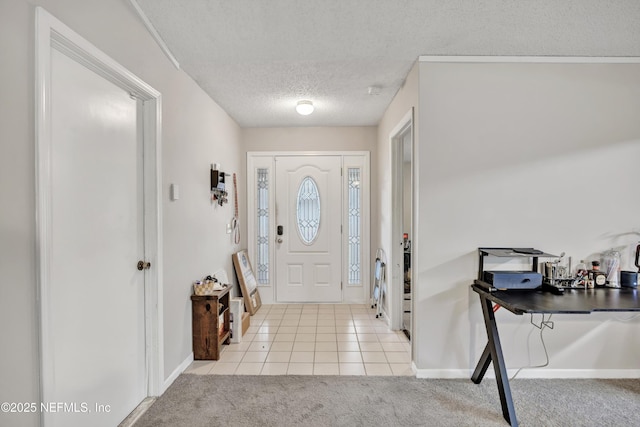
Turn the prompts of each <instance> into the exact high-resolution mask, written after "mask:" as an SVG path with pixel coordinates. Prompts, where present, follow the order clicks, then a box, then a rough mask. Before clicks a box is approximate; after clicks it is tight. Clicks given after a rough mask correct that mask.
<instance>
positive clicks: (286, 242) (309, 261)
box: [275, 156, 342, 302]
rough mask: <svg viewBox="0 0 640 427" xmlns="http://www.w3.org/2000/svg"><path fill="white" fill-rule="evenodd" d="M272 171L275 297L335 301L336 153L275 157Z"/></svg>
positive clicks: (338, 262) (338, 289)
mask: <svg viewBox="0 0 640 427" xmlns="http://www.w3.org/2000/svg"><path fill="white" fill-rule="evenodd" d="M275 169H276V184H275V187H276V190H275V193H276V195H275V197H276V224H277V226H276V233H275V239H276V243H275V248H276V298H277V301H278V302H341V301H342V284H341V277H342V250H341V248H342V245H341V227H342V221H341V213H342V197H341V194H342V193H341V182H342V178H341V157H340V156H281V157H276V158H275Z"/></svg>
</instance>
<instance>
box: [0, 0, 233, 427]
mask: <svg viewBox="0 0 640 427" xmlns="http://www.w3.org/2000/svg"><path fill="white" fill-rule="evenodd" d="M35 6H44V7H45V9H47V10H48V11H49V12H50V13H52V14H53V15H54V16H56V17H57V18H58V19H60V20H61V21H62V22H64V23H65V24H66V25H68V26H69V27H71V28H72V29H73V30H75V31H76V32H78V33H79V34H80V35H82V36H83V37H85V38H86V39H88V40H89V41H90V42H91V43H93V44H95V45H96V46H97V47H98V48H99V49H101V50H103V51H104V52H105V53H106V54H108V55H110V56H111V57H113V58H114V59H115V60H116V61H118V62H120V63H121V64H122V65H123V66H125V67H126V68H128V69H129V70H130V71H132V72H133V73H135V74H136V75H138V76H139V77H140V78H142V79H143V80H145V81H146V82H147V83H148V84H150V85H151V86H153V87H154V88H155V89H157V90H159V91H160V92H161V93H162V97H163V99H162V102H163V112H162V114H163V117H162V119H163V125H162V151H163V153H162V154H163V166H162V180H163V232H164V262H165V264H164V266H163V267H164V268H163V282H164V294H163V300H164V306H163V309H164V336H163V338H164V349H163V351H164V364H165V365H164V371H165V376H166V377H168V376H169V375H170V374H171V373H172V372H173V371H174V370H175V369H176V368H177V367H178V366H179V365H180V363H182V362H183V361H184V360H185V359H186V358H187V357H188V356H189V355H190V353H191V307H190V301H189V295H190V293H191V291H190V284H191V281H192V280H194V279H196V278H199V277H202V276H203V275H206V274H210V273H213V272H214V271H215V270H216V269H218V268H220V267H224V268H226V269H227V270H228V273H229V276H230V277H232V278H233V277H234V275H233V270H232V264H231V253H232V252H234V251H235V250H236V249H237V248H238V247H239V246H241V245H238V246H237V247H236V246H234V245H233V244H231V240H230V236H229V235H227V234H225V227H224V225H225V224H226V223H227V222H228V221H229V220H230V218H231V216H232V215H233V209H232V204H230V205H228V206H225V207H224V208H220V207H217V208H215V207H213V206H212V205H211V204H210V202H209V201H208V200H209V199H208V197H209V192H208V185H209V164H210V163H213V162H216V163H221V164H222V165H223V166H224V168H225V170H226V171H227V172H229V173H231V172H240V168H241V166H242V165H244V157H243V154H244V150H243V149H242V146H241V142H240V130H239V127H238V126H237V125H236V123H235V122H234V121H233V120H232V119H231V118H230V117H229V116H228V115H227V114H226V113H225V112H224V111H223V110H222V109H221V108H220V107H219V106H218V105H217V104H216V103H215V102H214V101H212V100H211V99H210V98H209V97H208V96H207V95H205V94H204V92H203V91H202V90H201V89H200V88H199V87H198V86H197V85H196V84H195V82H194V81H193V80H192V79H191V78H189V77H188V76H187V75H186V74H185V73H184V72H183V71H181V70H176V69H175V68H174V67H173V65H172V64H171V63H170V62H169V60H168V59H167V58H166V57H165V56H164V54H163V53H162V52H161V51H160V49H159V48H158V47H157V45H156V43H155V42H154V41H153V39H152V38H151V37H150V36H149V34H148V32H147V30H146V28H145V27H144V25H143V24H142V23H141V21H140V20H139V18H138V17H137V15H136V14H135V12H134V10H133V8H132V7H131V6H130V4H129V2H128V1H125V0H85V1H82V2H79V1H73V0H42V1H27V0H3V1H2V2H0V55H1V57H2V65H1V66H0V174H1V179H0V190H1V191H2V194H3V195H4V202H3V203H0V233H1V238H0V278H1V279H0V280H1V281H2V282H1V284H0V325H2V326H1V328H2V329H1V331H2V349H3V350H2V352H0V384H2V387H0V401H2V402H5V401H8V402H20V401H21V402H38V401H39V396H38V389H39V386H38V381H39V379H38V378H39V377H38V370H39V360H38V331H37V328H38V321H37V303H36V277H35V271H36V260H35V169H34V163H35V157H34V156H35V154H34V152H35V150H34V118H33V117H34V90H33V87H34V83H33V82H34V47H33V46H34V32H35V29H34V16H35ZM239 178H240V179H239V181H240V182H239V186H240V187H242V186H244V183H243V181H242V175H239ZM171 183H177V184H179V185H180V188H181V198H180V200H179V201H176V202H171V201H169V184H171ZM230 201H231V202H232V199H231V200H230ZM106 267H108V266H106ZM79 320H82V319H79ZM97 363H98V362H97ZM37 424H38V416H37V414H31V415H27V414H20V415H8V414H2V413H0V425H12V426H33V425H37Z"/></svg>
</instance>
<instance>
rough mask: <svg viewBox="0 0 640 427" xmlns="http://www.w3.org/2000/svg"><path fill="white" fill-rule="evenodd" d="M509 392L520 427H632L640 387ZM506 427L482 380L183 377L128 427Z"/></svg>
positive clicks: (607, 383)
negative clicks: (512, 398) (476, 382)
mask: <svg viewBox="0 0 640 427" xmlns="http://www.w3.org/2000/svg"><path fill="white" fill-rule="evenodd" d="M511 388H512V394H513V397H514V401H515V407H516V413H517V415H518V421H519V422H520V425H521V426H536V427H538V426H563V427H564V426H594V427H595V426H598V427H601V426H615V427H621V426H640V379H638V380H636V379H634V380H531V379H516V380H513V381H511ZM506 425H508V424H507V423H506V421H505V420H504V419H503V418H502V411H501V407H500V401H499V398H498V389H497V387H496V382H495V380H494V379H491V378H486V379H484V380H483V382H482V383H481V384H479V385H475V384H473V383H472V382H471V381H470V380H421V379H416V378H413V377H365V376H353V377H344V376H324V377H323V376H242V375H237V376H218V375H192V374H183V375H181V376H180V377H178V379H177V380H176V381H175V383H174V384H173V385H172V386H171V387H169V389H168V390H167V391H166V392H165V393H164V395H163V396H161V397H160V398H159V399H158V400H157V401H156V403H154V405H153V406H152V407H151V408H150V409H149V410H148V411H147V412H146V413H145V414H144V415H143V416H142V417H141V418H140V419H139V420H138V422H137V423H136V424H135V427H147V426H149V427H159V426H184V427H190V426H203V427H204V426H231V427H233V426H243V427H249V426H363V427H364V426H367V427H371V426H384V427H393V426H503V427H504V426H506Z"/></svg>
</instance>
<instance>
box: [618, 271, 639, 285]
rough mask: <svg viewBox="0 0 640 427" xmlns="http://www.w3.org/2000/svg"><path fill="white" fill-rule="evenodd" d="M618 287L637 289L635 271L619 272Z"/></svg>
mask: <svg viewBox="0 0 640 427" xmlns="http://www.w3.org/2000/svg"><path fill="white" fill-rule="evenodd" d="M620 286H622V287H623V288H637V287H638V273H636V272H635V271H621V272H620Z"/></svg>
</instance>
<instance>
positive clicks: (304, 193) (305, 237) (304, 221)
mask: <svg viewBox="0 0 640 427" xmlns="http://www.w3.org/2000/svg"><path fill="white" fill-rule="evenodd" d="M296 219H297V225H298V232H299V233H300V238H301V239H302V241H303V242H304V243H305V244H307V245H310V244H312V243H313V241H314V240H315V239H316V237H318V231H319V230H320V192H319V191H318V186H317V185H316V182H315V181H314V180H313V178H311V177H310V176H307V177H305V178H304V179H303V180H302V182H301V183H300V188H298V199H297V212H296Z"/></svg>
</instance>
